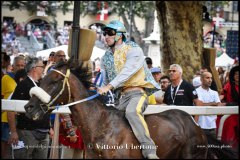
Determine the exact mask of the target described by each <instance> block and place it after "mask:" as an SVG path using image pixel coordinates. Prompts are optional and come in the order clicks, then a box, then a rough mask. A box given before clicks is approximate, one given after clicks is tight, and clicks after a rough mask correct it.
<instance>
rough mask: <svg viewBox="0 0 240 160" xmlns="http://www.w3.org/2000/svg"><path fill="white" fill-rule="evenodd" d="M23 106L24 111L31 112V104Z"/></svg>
mask: <svg viewBox="0 0 240 160" xmlns="http://www.w3.org/2000/svg"><path fill="white" fill-rule="evenodd" d="M24 108H25V110H26V112H31V110H32V108H33V106H31V105H29V106H25V107H24Z"/></svg>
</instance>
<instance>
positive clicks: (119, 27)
mask: <svg viewBox="0 0 240 160" xmlns="http://www.w3.org/2000/svg"><path fill="white" fill-rule="evenodd" d="M109 29H113V30H115V31H116V35H118V36H121V35H123V41H124V42H125V41H126V40H127V30H126V28H125V26H124V25H123V23H122V22H120V21H119V20H113V21H111V22H110V23H109V24H108V25H107V26H106V27H104V29H103V31H106V30H109ZM118 36H117V39H115V41H117V40H118V39H119V38H118Z"/></svg>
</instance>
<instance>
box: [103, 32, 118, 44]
mask: <svg viewBox="0 0 240 160" xmlns="http://www.w3.org/2000/svg"><path fill="white" fill-rule="evenodd" d="M103 35H104V36H105V40H106V42H107V45H108V46H112V45H113V44H114V40H115V36H116V31H114V30H105V31H104V32H103Z"/></svg>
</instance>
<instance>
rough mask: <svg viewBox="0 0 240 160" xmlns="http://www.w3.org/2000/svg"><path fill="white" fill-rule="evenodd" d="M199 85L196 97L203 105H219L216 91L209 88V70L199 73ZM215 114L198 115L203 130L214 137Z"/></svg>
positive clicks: (210, 76)
mask: <svg viewBox="0 0 240 160" xmlns="http://www.w3.org/2000/svg"><path fill="white" fill-rule="evenodd" d="M200 79H201V82H202V84H201V86H200V87H198V88H197V89H196V91H197V94H198V99H199V100H201V101H202V102H203V105H204V106H220V105H221V101H220V98H219V95H218V93H217V92H216V91H214V90H212V89H210V86H211V84H212V74H211V73H210V72H203V73H202V74H201V78H200ZM216 119H217V116H216V115H209V116H199V119H198V124H199V125H200V126H201V128H202V129H203V130H204V132H209V133H210V134H212V135H213V136H214V137H216Z"/></svg>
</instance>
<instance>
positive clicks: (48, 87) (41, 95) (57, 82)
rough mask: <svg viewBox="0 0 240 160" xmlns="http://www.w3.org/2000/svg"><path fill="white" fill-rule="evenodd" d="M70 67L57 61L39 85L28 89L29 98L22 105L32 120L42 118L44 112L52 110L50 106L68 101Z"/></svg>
mask: <svg viewBox="0 0 240 160" xmlns="http://www.w3.org/2000/svg"><path fill="white" fill-rule="evenodd" d="M69 76H70V69H68V66H67V65H66V63H63V62H61V63H59V64H58V65H57V66H56V67H55V69H52V70H51V71H50V73H48V74H47V75H46V76H45V77H44V78H43V79H42V80H41V85H40V87H33V88H32V89H31V90H30V95H31V99H30V100H29V102H28V103H27V104H26V105H25V106H24V108H25V110H26V116H27V117H28V118H30V119H33V120H39V119H42V118H43V116H44V115H45V114H46V113H50V112H52V111H53V110H54V109H55V108H54V107H52V106H56V105H60V104H66V103H68V101H70V98H71V93H70V86H69Z"/></svg>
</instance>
